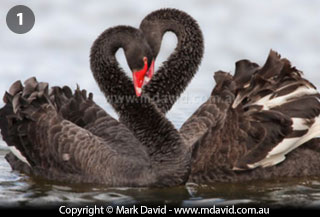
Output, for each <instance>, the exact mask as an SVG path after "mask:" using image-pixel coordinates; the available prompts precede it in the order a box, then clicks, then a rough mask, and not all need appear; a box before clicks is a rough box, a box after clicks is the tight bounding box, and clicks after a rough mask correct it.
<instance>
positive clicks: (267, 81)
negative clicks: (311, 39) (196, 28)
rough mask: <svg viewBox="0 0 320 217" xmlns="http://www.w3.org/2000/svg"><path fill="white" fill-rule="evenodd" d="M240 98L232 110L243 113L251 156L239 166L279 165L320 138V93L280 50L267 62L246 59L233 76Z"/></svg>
mask: <svg viewBox="0 0 320 217" xmlns="http://www.w3.org/2000/svg"><path fill="white" fill-rule="evenodd" d="M234 82H235V86H236V88H235V95H236V98H235V100H234V102H233V104H232V108H233V109H234V110H236V111H237V112H238V113H239V114H240V119H239V124H240V127H241V128H242V130H243V131H244V132H246V137H247V138H246V148H247V151H246V154H245V155H244V156H243V157H242V158H240V159H239V160H238V162H237V163H236V164H235V167H234V169H236V170H243V169H252V168H256V167H268V166H272V165H276V164H278V163H280V162H282V161H283V160H284V159H285V155H286V154H288V153H289V152H291V151H292V150H294V149H295V148H297V147H299V146H301V145H302V144H304V143H306V142H308V141H309V140H311V139H313V138H315V137H318V136H320V94H319V93H318V91H317V90H316V87H315V86H314V85H313V84H312V83H311V82H309V81H308V80H306V79H304V78H303V73H302V72H301V71H299V70H297V69H296V68H295V67H293V66H291V63H290V62H289V61H288V60H287V59H285V58H281V57H280V55H279V54H277V53H276V52H274V51H272V50H271V51H270V54H269V56H268V59H267V61H266V63H265V64H264V65H263V66H262V67H259V66H258V65H257V64H256V63H252V62H250V61H248V60H241V61H239V62H237V64H236V73H235V75H234Z"/></svg>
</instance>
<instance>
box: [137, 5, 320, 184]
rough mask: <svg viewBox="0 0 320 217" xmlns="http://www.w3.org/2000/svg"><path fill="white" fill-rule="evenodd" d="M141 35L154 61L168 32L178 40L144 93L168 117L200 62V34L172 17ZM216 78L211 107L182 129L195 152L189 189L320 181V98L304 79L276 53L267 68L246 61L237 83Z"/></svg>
mask: <svg viewBox="0 0 320 217" xmlns="http://www.w3.org/2000/svg"><path fill="white" fill-rule="evenodd" d="M163 14H165V15H166V16H164V15H163ZM168 14H170V15H168ZM187 17H188V18H187ZM140 29H141V30H142V31H143V33H144V35H145V36H146V39H147V41H148V43H149V45H150V47H151V49H152V50H153V56H154V58H156V56H157V54H158V52H159V49H160V46H161V40H162V37H163V34H164V33H165V32H166V31H173V32H174V33H175V34H176V35H177V37H178V45H177V48H176V50H175V52H174V53H173V54H172V55H171V56H170V57H169V59H168V60H167V61H166V62H165V63H164V64H163V66H162V67H161V68H160V69H159V70H158V72H157V73H156V74H155V75H154V77H153V78H152V80H151V81H150V83H149V84H148V85H146V86H145V87H144V88H143V91H142V95H144V94H145V95H148V96H151V97H154V96H156V98H157V99H161V101H160V103H159V102H157V105H158V107H159V108H160V109H161V111H162V112H166V111H168V110H169V109H170V108H171V107H172V105H173V103H174V102H175V100H176V99H177V97H179V95H180V94H181V92H182V91H183V90H184V88H185V87H186V85H187V84H188V82H189V81H190V80H191V79H192V77H193V76H194V74H195V72H196V71H197V67H198V65H199V64H200V62H201V58H202V53H203V48H202V46H203V44H202V43H203V42H201V41H202V36H201V31H200V29H199V27H198V26H197V24H196V22H195V21H194V20H193V19H192V18H190V16H188V15H187V14H185V13H184V12H182V11H179V10H175V9H167V10H159V11H155V12H153V13H151V14H150V15H147V16H146V18H144V19H143V21H142V22H141V24H140ZM188 51H189V53H188ZM190 52H191V53H192V54H190ZM214 78H215V80H216V87H215V88H214V90H213V91H212V94H211V97H210V98H209V100H208V101H207V102H206V103H204V104H203V105H202V106H200V107H199V109H198V110H197V111H196V112H195V113H194V114H193V115H192V116H191V117H190V118H189V119H188V120H187V121H186V122H185V123H184V124H183V126H182V127H181V128H180V134H181V136H182V137H183V138H184V140H185V141H186V144H189V145H191V146H194V147H195V148H196V151H194V153H193V160H192V166H191V168H192V169H191V174H190V178H189V181H192V182H197V183H201V182H216V181H223V182H225V181H246V180H254V179H270V178H278V177H299V176H313V175H320V143H319V140H318V139H316V138H315V137H317V136H319V135H320V116H319V115H320V102H319V101H320V95H319V93H318V91H317V90H316V87H315V86H314V85H313V84H311V83H310V82H309V81H307V80H306V79H304V78H303V74H302V72H301V71H299V70H297V69H296V68H295V67H292V66H291V64H290V62H289V61H288V60H287V59H283V58H281V57H280V55H278V54H277V53H275V52H274V51H271V52H270V54H269V57H268V59H267V62H266V63H265V65H264V66H263V67H259V65H258V64H256V63H252V62H250V61H248V60H241V61H238V62H237V63H236V70H235V75H234V76H231V75H230V74H228V73H225V72H222V71H219V72H217V73H215V76H214ZM208 129H209V130H208ZM203 134H204V135H203ZM199 138H200V139H199ZM301 145H302V146H301ZM191 148H193V147H191ZM285 159H286V160H285Z"/></svg>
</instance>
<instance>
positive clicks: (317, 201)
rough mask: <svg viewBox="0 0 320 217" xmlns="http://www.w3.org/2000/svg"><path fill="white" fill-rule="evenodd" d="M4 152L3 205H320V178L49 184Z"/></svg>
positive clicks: (0, 161)
mask: <svg viewBox="0 0 320 217" xmlns="http://www.w3.org/2000/svg"><path fill="white" fill-rule="evenodd" d="M6 152H7V151H5V150H1V151H0V169H1V174H0V208H8V207H17V206H19V207H26V206H27V207H30V206H31V207H41V206H45V207H48V206H49V207H50V206H58V205H61V204H64V205H70V206H71V205H80V206H81V205H82V206H85V205H87V204H105V205H118V206H119V205H127V206H130V205H133V204H138V205H139V204H140V205H142V204H148V205H154V206H157V205H169V206H170V205H171V206H182V207H212V206H213V205H220V206H231V205H239V206H246V207H250V206H259V207H272V208H283V207H285V208H287V207H303V208H320V178H303V179H282V180H269V181H254V182H246V183H235V184H230V183H216V184H212V185H197V184H194V183H187V184H186V186H180V187H174V188H106V187H104V186H93V185H70V184H64V183H59V182H48V181H45V180H39V179H34V178H31V177H28V176H26V175H22V174H19V173H16V172H12V171H11V169H10V167H9V165H8V164H7V162H6V161H5V160H4V158H3V157H4V155H5V153H6Z"/></svg>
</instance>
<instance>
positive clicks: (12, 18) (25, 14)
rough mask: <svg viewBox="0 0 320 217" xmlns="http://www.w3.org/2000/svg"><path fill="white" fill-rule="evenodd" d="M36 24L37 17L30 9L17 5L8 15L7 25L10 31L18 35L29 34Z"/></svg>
mask: <svg viewBox="0 0 320 217" xmlns="http://www.w3.org/2000/svg"><path fill="white" fill-rule="evenodd" d="M34 22H35V17H34V14H33V12H32V10H31V9H30V8H28V7H27V6H24V5H17V6H14V7H13V8H11V9H10V10H9V12H8V14H7V25H8V27H9V29H10V30H11V31H12V32H14V33H17V34H24V33H27V32H29V31H30V30H31V29H32V27H33V25H34Z"/></svg>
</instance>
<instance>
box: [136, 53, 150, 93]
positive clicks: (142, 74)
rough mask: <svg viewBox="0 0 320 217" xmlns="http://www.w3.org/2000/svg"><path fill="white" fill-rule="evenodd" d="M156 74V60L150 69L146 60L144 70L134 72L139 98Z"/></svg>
mask: <svg viewBox="0 0 320 217" xmlns="http://www.w3.org/2000/svg"><path fill="white" fill-rule="evenodd" d="M153 73H154V60H152V63H151V66H150V67H149V69H148V61H147V60H146V59H145V61H144V67H143V69H141V70H139V71H133V85H134V89H135V91H136V95H137V97H139V96H141V93H142V87H143V86H144V85H146V84H147V83H148V82H149V81H150V80H151V78H152V76H153Z"/></svg>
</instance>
